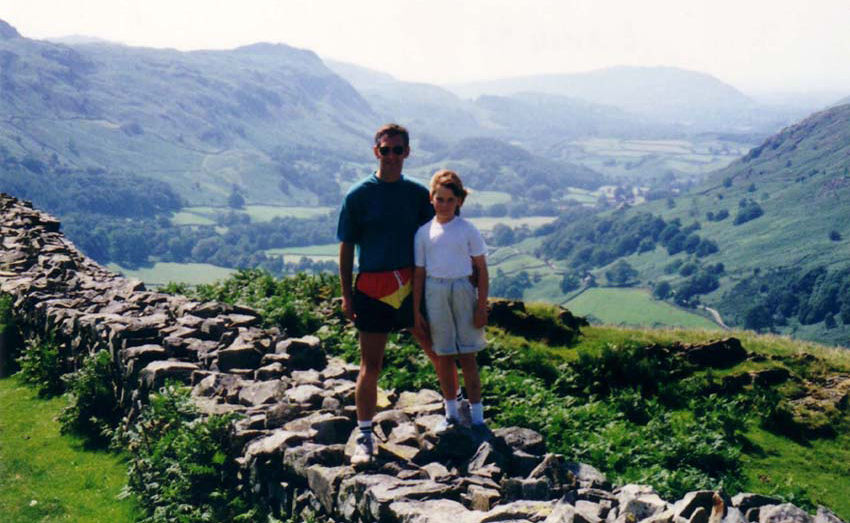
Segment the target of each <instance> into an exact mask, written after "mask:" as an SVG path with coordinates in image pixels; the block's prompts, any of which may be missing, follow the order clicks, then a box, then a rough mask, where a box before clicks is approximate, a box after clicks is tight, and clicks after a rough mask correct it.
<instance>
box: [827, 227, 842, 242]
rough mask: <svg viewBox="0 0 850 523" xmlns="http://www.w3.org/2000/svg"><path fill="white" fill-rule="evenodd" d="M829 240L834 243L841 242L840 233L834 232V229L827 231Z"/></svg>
mask: <svg viewBox="0 0 850 523" xmlns="http://www.w3.org/2000/svg"><path fill="white" fill-rule="evenodd" d="M829 239H830V240H832V241H834V242H840V241H841V233H840V232H838V231H836V230H835V229H833V230H831V231H829Z"/></svg>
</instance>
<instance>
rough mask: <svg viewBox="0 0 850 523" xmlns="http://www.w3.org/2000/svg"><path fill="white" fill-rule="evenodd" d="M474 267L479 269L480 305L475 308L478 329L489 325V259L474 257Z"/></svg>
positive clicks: (484, 256)
mask: <svg viewBox="0 0 850 523" xmlns="http://www.w3.org/2000/svg"><path fill="white" fill-rule="evenodd" d="M472 265H473V266H475V268H476V269H478V303H477V304H476V306H475V316H474V319H473V325H474V326H475V328H476V329H480V328H483V327H484V326H485V325H487V294H488V293H489V292H490V275H489V273H488V272H487V257H486V255H484V254H482V255H481V256H473V257H472Z"/></svg>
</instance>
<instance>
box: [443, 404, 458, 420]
mask: <svg viewBox="0 0 850 523" xmlns="http://www.w3.org/2000/svg"><path fill="white" fill-rule="evenodd" d="M443 403H445V404H446V417H447V418H452V419H458V418H459V414H458V412H457V400H446V399H444V400H443Z"/></svg>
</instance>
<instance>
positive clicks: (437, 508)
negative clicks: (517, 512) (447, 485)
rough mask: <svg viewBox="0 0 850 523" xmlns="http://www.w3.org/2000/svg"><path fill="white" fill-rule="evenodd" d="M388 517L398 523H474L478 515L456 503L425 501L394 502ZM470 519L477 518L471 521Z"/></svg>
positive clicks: (446, 500) (449, 501) (440, 500)
mask: <svg viewBox="0 0 850 523" xmlns="http://www.w3.org/2000/svg"><path fill="white" fill-rule="evenodd" d="M388 513H389V515H390V516H391V518H392V521H397V522H399V523H447V522H453V523H476V522H481V521H482V520H481V519H480V516H481V514H480V513H471V512H470V511H469V510H467V509H466V507H464V506H463V505H461V504H460V503H458V502H457V501H452V500H449V499H439V500H437V499H435V500H427V501H396V502H395V503H391V504H390V507H389V510H388ZM470 517H473V518H474V517H478V518H479V519H477V520H473V519H470Z"/></svg>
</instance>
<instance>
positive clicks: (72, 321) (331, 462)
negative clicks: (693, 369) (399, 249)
mask: <svg viewBox="0 0 850 523" xmlns="http://www.w3.org/2000/svg"><path fill="white" fill-rule="evenodd" d="M0 215H2V221H0V241H2V249H0V290H2V292H3V293H6V294H8V295H10V296H11V297H12V299H13V300H14V306H13V314H14V316H15V319H16V321H17V323H18V325H19V326H20V327H21V328H22V329H23V330H24V331H25V333H27V334H40V335H45V334H47V333H52V335H53V336H54V340H55V341H56V343H57V344H58V345H59V347H60V353H59V357H60V363H61V365H62V366H63V370H64V371H66V372H68V371H72V370H75V369H76V368H77V367H78V366H79V365H80V363H81V362H82V360H83V359H84V357H85V356H86V355H88V354H92V353H94V352H97V351H99V350H106V351H108V352H109V353H110V354H111V355H112V358H113V361H114V362H115V363H116V365H117V366H118V370H119V372H120V373H121V376H123V383H122V390H121V391H120V393H121V394H120V400H119V401H120V406H121V408H122V409H123V411H124V412H125V413H127V414H128V416H129V418H130V419H132V418H133V417H134V415H135V414H137V413H138V412H139V409H140V408H142V406H143V405H144V403H145V401H146V399H147V397H148V395H149V394H150V393H151V392H152V391H156V390H157V389H158V388H159V387H161V386H162V385H163V384H164V383H165V382H166V380H177V381H180V382H183V383H185V384H186V385H189V386H191V387H192V393H193V397H194V398H195V401H196V403H197V405H198V406H199V407H200V409H201V411H202V413H204V414H217V413H226V412H236V413H239V414H241V415H242V416H241V417H240V418H239V419H238V421H236V422H235V424H234V427H233V434H234V437H233V441H234V447H235V448H234V454H233V456H231V459H234V460H236V462H237V463H238V464H239V467H240V471H241V474H240V481H241V482H242V485H241V486H242V488H243V489H244V491H245V492H248V493H250V495H251V496H253V498H254V499H255V500H256V502H257V503H262V504H264V505H266V506H269V507H271V508H272V510H273V511H274V512H275V513H277V514H281V515H291V514H310V513H311V514H316V515H319V516H320V517H321V518H322V520H323V521H336V522H342V521H352V522H354V521H364V522H365V521H380V522H406V523H414V522H415V523H426V522H434V523H436V522H441V523H443V522H448V521H452V522H455V523H484V522H496V521H515V522H520V521H526V522H529V521H530V522H545V523H573V522H581V523H598V522H600V521H603V520H605V521H609V522H612V523H632V522H637V521H648V522H652V523H661V522H664V523H674V522H675V523H706V522H708V521H711V522H712V523H721V522H722V523H744V522H745V521H760V522H761V523H772V522H774V521H780V520H782V521H784V520H787V519H793V520H795V521H798V520H799V521H801V522H805V523H812V522H814V521H817V522H830V523H834V522H837V521H840V520H838V518H837V517H836V516H835V515H834V514H832V513H831V512H829V511H827V510H826V509H821V510H820V511H819V512H818V514H817V515H816V516H810V515H808V514H807V513H805V512H803V511H801V510H799V509H797V508H796V507H793V506H791V505H783V504H780V503H779V500H776V499H773V498H769V497H764V496H756V495H738V496H735V497H734V498H731V499H730V498H729V497H728V496H726V494H724V493H723V492H713V491H700V492H692V493H689V494H688V495H687V496H685V498H683V499H682V500H679V501H675V502H669V501H665V500H664V499H662V498H661V497H660V496H659V495H658V494H657V493H656V492H655V491H654V490H653V489H652V487H650V486H645V485H624V486H621V487H618V488H614V489H612V485H611V484H610V482H609V481H608V480H607V478H606V477H605V475H604V474H602V473H601V472H600V471H598V470H596V469H595V468H593V467H591V466H589V465H586V464H581V463H573V462H569V461H567V460H566V459H565V458H564V457H563V456H560V455H558V454H552V453H548V452H547V449H546V444H545V441H544V440H543V438H542V437H541V436H540V434H538V433H536V432H534V431H532V430H529V429H526V428H520V427H507V428H502V429H499V430H497V431H495V433H494V435H493V437H492V438H490V439H488V440H487V441H482V440H481V439H478V438H477V437H476V435H475V434H474V433H473V432H472V431H471V430H470V429H469V428H468V426H463V425H461V426H458V427H456V428H453V429H452V431H451V432H450V433H447V434H444V435H442V436H437V435H435V434H434V427H435V426H436V424H437V423H438V421H439V420H440V417H441V412H442V404H441V399H440V395H439V394H438V393H437V392H435V391H428V390H423V391H419V392H417V393H412V392H402V393H400V394H396V393H395V392H393V391H385V396H386V397H387V399H388V402H387V404H386V408H384V409H383V410H382V411H381V412H380V413H379V414H378V415H377V416H376V418H375V432H376V435H377V437H378V440H379V445H378V456H377V459H376V461H375V463H374V465H373V466H372V467H370V468H368V469H365V470H356V469H354V468H352V467H351V466H349V464H348V455H349V454H350V452H351V450H352V446H353V429H354V428H355V426H356V422H355V420H356V413H355V408H354V388H355V382H354V380H355V379H356V376H357V371H358V367H357V366H355V365H351V364H349V363H346V362H344V361H341V360H339V359H336V358H328V357H327V356H326V354H325V352H324V351H323V350H322V347H321V343H320V340H319V339H318V338H316V337H313V336H307V337H302V338H290V337H287V335H286V333H285V332H280V331H278V330H276V329H263V328H261V327H260V324H261V320H260V317H259V315H258V314H257V313H256V312H255V311H253V310H250V309H247V308H244V307H237V306H231V305H227V304H223V303H200V302H196V301H192V300H190V299H187V298H185V297H180V296H170V295H166V294H162V293H158V292H151V291H149V290H147V289H146V288H145V286H144V285H143V284H142V283H141V282H139V281H137V280H127V279H125V278H122V277H120V276H118V275H116V274H113V273H111V272H109V271H107V270H106V269H104V268H103V267H100V266H99V265H98V264H96V263H95V262H94V261H92V260H90V259H89V258H87V257H85V256H84V255H82V254H81V253H80V252H79V251H77V250H76V249H75V248H74V246H73V245H72V244H71V243H70V242H69V241H68V240H66V239H65V238H64V237H63V236H62V234H60V233H59V222H58V221H57V220H56V219H54V218H52V217H50V216H48V215H45V214H43V213H40V212H38V211H35V210H33V209H32V206H31V205H29V204H28V203H27V202H22V201H19V200H17V199H15V198H12V197H9V196H7V195H0ZM508 312H509V313H510V314H513V313H514V312H517V311H508ZM518 312H520V313H521V311H518ZM700 350H702V352H700ZM688 351H689V353H690V354H693V355H694V356H693V357H694V358H699V359H705V358H709V356H710V355H709V354H708V352H711V353H712V354H713V353H717V352H718V351H720V352H722V353H723V355H722V357H723V358H724V359H725V358H727V357H732V358H737V357H738V356H739V355H738V353H739V352H740V351H738V350H737V348H736V347H735V346H734V344H731V345H730V344H728V343H727V344H725V345H723V347H722V348H713V349H698V348H688Z"/></svg>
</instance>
